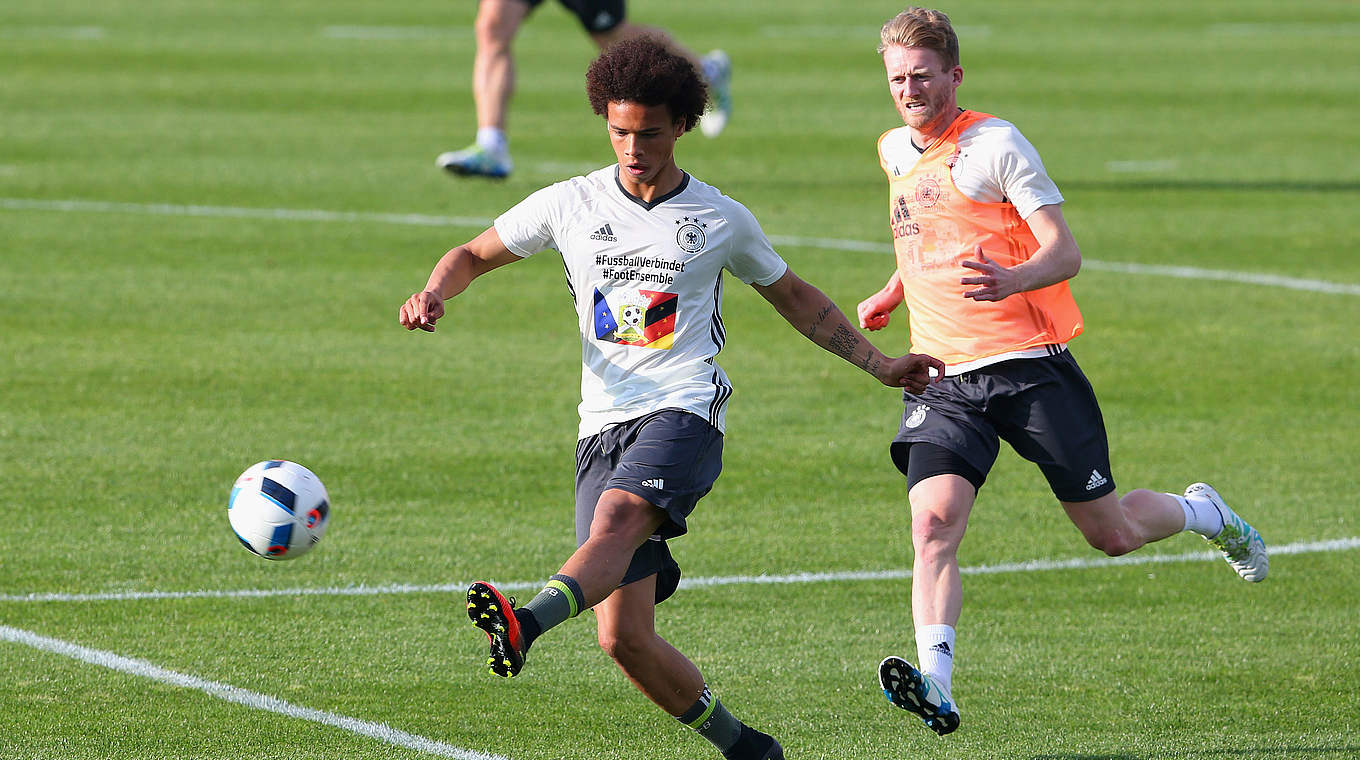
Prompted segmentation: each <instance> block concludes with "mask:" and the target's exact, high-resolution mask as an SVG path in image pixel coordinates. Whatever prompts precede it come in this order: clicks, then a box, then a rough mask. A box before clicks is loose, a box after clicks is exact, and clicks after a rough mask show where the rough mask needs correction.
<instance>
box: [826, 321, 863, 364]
mask: <svg viewBox="0 0 1360 760" xmlns="http://www.w3.org/2000/svg"><path fill="white" fill-rule="evenodd" d="M858 347H859V336H857V335H855V334H854V333H853V332H850V328H848V327H846V326H845V325H836V334H835V335H832V336H831V338H830V339H829V340H827V342H826V348H827V350H828V351H830V352H831V353H833V354H835V355H837V356H839V357H841V358H842V359H845V360H846V361H852V360H853V359H852V357H854V355H855V349H856V348H858Z"/></svg>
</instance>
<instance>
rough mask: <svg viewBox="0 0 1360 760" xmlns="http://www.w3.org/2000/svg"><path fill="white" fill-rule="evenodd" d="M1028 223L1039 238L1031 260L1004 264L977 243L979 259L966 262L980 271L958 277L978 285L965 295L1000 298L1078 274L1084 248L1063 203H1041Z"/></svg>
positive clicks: (1028, 219) (964, 282) (968, 265)
mask: <svg viewBox="0 0 1360 760" xmlns="http://www.w3.org/2000/svg"><path fill="white" fill-rule="evenodd" d="M1025 223H1026V224H1028V225H1029V228H1030V231H1031V232H1033V233H1034V237H1035V238H1036V239H1037V240H1038V241H1039V249H1038V250H1037V251H1035V252H1034V255H1033V256H1031V257H1029V260H1028V261H1024V262H1021V263H1019V264H1016V265H1015V266H1013V267H1004V266H1001V265H1000V264H998V263H996V262H995V261H992V260H991V259H990V258H988V257H987V254H986V253H985V252H984V251H983V250H982V246H978V247H977V250H976V251H975V254H976V255H977V258H976V259H975V260H973V261H965V262H963V265H964V266H965V267H968V268H969V269H972V270H975V271H976V272H978V274H977V275H976V276H974V277H964V278H963V279H961V280H959V282H961V283H963V284H964V285H977V286H978V287H977V288H976V289H974V290H970V291H967V292H965V293H964V294H963V296H964V298H971V299H973V300H975V301H1000V300H1001V299H1003V298H1008V297H1010V296H1013V295H1015V294H1016V293H1025V292H1027V291H1031V290H1039V289H1040V288H1046V287H1048V286H1049V285H1056V284H1058V283H1060V282H1062V281H1064V280H1070V279H1072V278H1073V277H1076V276H1077V272H1078V271H1079V270H1080V269H1081V249H1080V248H1078V247H1077V240H1076V238H1074V237H1072V230H1071V229H1070V228H1069V227H1068V226H1067V220H1066V219H1064V218H1063V213H1062V206H1061V205H1059V204H1057V203H1051V204H1048V205H1046V206H1040V207H1039V208H1037V209H1035V210H1034V212H1033V213H1031V214H1030V215H1029V216H1028V217H1026V218H1025Z"/></svg>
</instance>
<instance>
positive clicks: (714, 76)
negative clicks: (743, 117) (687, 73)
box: [699, 50, 732, 137]
mask: <svg viewBox="0 0 1360 760" xmlns="http://www.w3.org/2000/svg"><path fill="white" fill-rule="evenodd" d="M703 64H704V66H703V68H704V77H705V78H706V79H707V80H708V96H709V99H710V101H711V102H710V104H709V107H708V110H707V111H706V112H704V115H703V118H701V119H699V131H700V132H703V133H704V137H717V136H718V135H720V134H722V131H723V130H724V129H726V128H727V120H728V119H730V118H731V117H732V59H730V58H728V57H727V53H724V52H723V51H721V50H714V51H713V52H711V53H709V54H708V55H706V56H704V60H703Z"/></svg>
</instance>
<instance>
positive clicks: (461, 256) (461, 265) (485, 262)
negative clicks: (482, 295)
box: [397, 227, 520, 332]
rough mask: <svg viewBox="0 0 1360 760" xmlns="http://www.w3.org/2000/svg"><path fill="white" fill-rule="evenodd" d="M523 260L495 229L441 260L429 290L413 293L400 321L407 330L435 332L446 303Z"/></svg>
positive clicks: (429, 282)
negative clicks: (486, 276)
mask: <svg viewBox="0 0 1360 760" xmlns="http://www.w3.org/2000/svg"><path fill="white" fill-rule="evenodd" d="M519 260H520V257H519V256H517V255H516V254H514V253H513V252H511V250H510V249H509V248H506V247H505V243H503V242H501V236H500V233H498V232H496V228H495V227H488V228H487V229H486V231H484V232H482V234H480V235H478V236H477V237H475V238H473V239H472V240H469V241H468V242H466V243H464V244H462V245H460V246H458V247H457V248H454V249H453V250H451V251H449V252H448V253H446V254H444V255H443V257H441V258H440V259H439V263H438V264H435V265H434V271H432V272H430V279H428V280H426V282H425V289H424V290H422V291H420V292H419V293H415V294H412V296H411V297H410V298H408V299H406V303H404V304H402V305H401V311H400V312H399V314H398V317H397V319H398V321H399V322H400V323H401V326H402V327H405V328H406V329H407V330H414V329H416V328H417V327H419V328H420V329H422V330H425V331H426V332H434V323H435V322H436V321H438V320H439V318H440V317H442V316H444V301H445V300H447V299H450V298H453V297H454V296H456V295H458V294H459V293H462V292H463V291H464V290H467V286H468V285H469V284H471V282H472V281H473V280H475V279H477V278H478V277H481V276H482V275H484V274H486V273H487V272H490V271H491V270H493V269H495V268H497V267H501V266H505V265H506V264H509V263H511V262H514V261H519Z"/></svg>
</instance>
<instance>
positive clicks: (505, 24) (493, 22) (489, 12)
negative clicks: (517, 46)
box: [472, 3, 518, 51]
mask: <svg viewBox="0 0 1360 760" xmlns="http://www.w3.org/2000/svg"><path fill="white" fill-rule="evenodd" d="M497 7H498V6H497V5H496V4H495V3H482V11H481V12H480V13H478V14H477V20H476V21H474V22H473V24H472V29H473V33H474V34H475V35H476V38H477V46H478V48H479V49H481V50H484V51H486V50H503V49H509V47H510V43H511V41H513V40H514V38H515V31H516V30H517V29H518V23H517V22H516V21H514V20H512V19H510V18H507V17H506V16H505V15H504V14H502V13H500V12H498V11H497V10H496V8H497Z"/></svg>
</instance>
